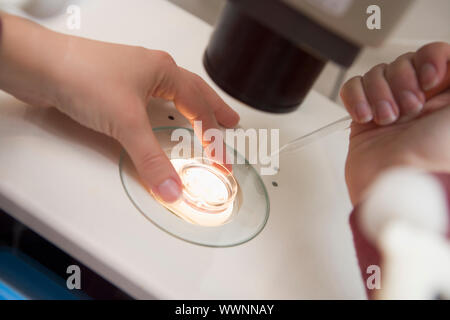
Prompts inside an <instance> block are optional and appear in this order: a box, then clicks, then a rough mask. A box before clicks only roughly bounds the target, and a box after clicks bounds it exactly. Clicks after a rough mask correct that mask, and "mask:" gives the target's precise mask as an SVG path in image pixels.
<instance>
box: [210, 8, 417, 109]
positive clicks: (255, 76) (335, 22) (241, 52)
mask: <svg viewBox="0 0 450 320" xmlns="http://www.w3.org/2000/svg"><path fill="white" fill-rule="evenodd" d="M413 1H414V0H396V1H389V0H378V1H373V0H228V1H227V4H226V6H225V8H224V10H223V13H222V16H221V18H220V20H219V22H218V24H217V26H216V28H215V31H214V33H213V35H212V37H211V39H210V42H209V45H208V47H207V49H206V52H205V54H204V57H203V63H204V66H205V68H206V71H207V72H208V74H209V76H210V77H211V78H212V79H213V81H214V82H216V83H217V84H218V85H219V86H220V87H221V88H222V89H223V90H224V91H226V92H227V93H228V94H230V95H231V96H233V97H234V98H236V99H238V100H240V101H241V102H243V103H245V104H247V105H249V106H251V107H253V108H256V109H259V110H262V111H267V112H271V113H287V112H292V111H294V110H296V109H297V108H298V107H299V105H300V104H301V102H302V101H303V99H304V98H305V96H306V95H307V94H308V92H309V90H310V89H311V87H312V86H313V84H314V82H315V80H316V79H317V78H318V76H319V75H320V73H321V72H322V70H323V68H324V66H325V65H326V63H327V62H328V61H333V62H334V63H336V64H337V65H339V66H341V67H343V68H348V67H350V66H351V64H352V63H353V61H354V60H355V58H356V57H357V55H358V53H359V52H360V50H361V49H362V48H363V47H365V46H380V45H381V44H382V43H383V41H384V40H385V39H386V38H387V37H388V35H389V34H390V33H391V32H392V31H393V29H394V27H395V26H396V25H397V23H398V22H399V21H400V20H401V18H402V16H403V15H404V13H405V12H406V10H407V9H408V7H409V6H410V5H411V4H412V3H413ZM374 4H375V5H374ZM373 19H375V20H378V21H376V22H377V23H378V25H376V23H375V24H373V21H371V20H373Z"/></svg>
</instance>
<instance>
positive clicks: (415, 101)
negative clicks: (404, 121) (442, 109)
mask: <svg viewBox="0 0 450 320" xmlns="http://www.w3.org/2000/svg"><path fill="white" fill-rule="evenodd" d="M400 99H401V100H400V103H401V105H402V108H403V110H402V111H404V112H405V114H406V115H415V114H419V113H420V111H422V109H423V103H422V102H420V100H419V98H418V97H417V96H416V95H415V94H414V93H412V92H411V91H403V92H402V93H401V98H400Z"/></svg>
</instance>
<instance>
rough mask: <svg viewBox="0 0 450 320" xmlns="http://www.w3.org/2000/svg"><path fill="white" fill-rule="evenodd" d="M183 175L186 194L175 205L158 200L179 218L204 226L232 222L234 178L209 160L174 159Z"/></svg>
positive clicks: (179, 172) (235, 186)
mask: <svg viewBox="0 0 450 320" xmlns="http://www.w3.org/2000/svg"><path fill="white" fill-rule="evenodd" d="M171 162H172V165H173V166H174V167H175V170H176V171H177V172H178V174H179V175H180V178H181V181H182V183H183V194H182V196H181V198H180V199H179V200H178V201H176V202H174V203H166V202H164V201H162V200H161V199H158V201H159V202H161V203H162V204H163V205H164V206H165V207H166V208H167V209H169V210H170V211H172V212H173V213H174V214H176V215H177V216H179V217H181V218H183V219H185V220H186V221H189V222H191V223H194V224H198V225H202V226H219V225H222V224H224V223H226V222H227V221H229V219H230V217H231V215H232V213H233V207H234V200H235V197H236V194H237V183H236V180H235V179H234V177H233V175H232V174H231V173H230V172H229V171H228V170H227V169H226V168H225V167H223V166H222V165H220V164H218V163H216V162H213V161H212V160H209V159H204V158H197V159H172V160H171Z"/></svg>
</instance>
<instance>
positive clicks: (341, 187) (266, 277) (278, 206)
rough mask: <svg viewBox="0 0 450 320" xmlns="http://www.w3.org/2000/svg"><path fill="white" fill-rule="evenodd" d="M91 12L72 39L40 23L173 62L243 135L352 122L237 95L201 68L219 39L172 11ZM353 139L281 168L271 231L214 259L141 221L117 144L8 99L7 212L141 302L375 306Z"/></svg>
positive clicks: (1, 148)
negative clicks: (360, 256)
mask: <svg viewBox="0 0 450 320" xmlns="http://www.w3.org/2000/svg"><path fill="white" fill-rule="evenodd" d="M81 9H82V12H81V14H82V16H81V17H82V20H81V21H82V24H81V30H77V31H69V30H68V29H66V18H67V16H66V15H60V16H58V17H55V18H53V19H52V20H47V21H40V23H42V24H44V25H46V26H48V27H50V28H52V29H55V30H58V31H61V32H66V33H73V34H77V35H80V36H86V37H90V38H94V39H99V40H103V41H111V42H119V43H126V44H133V45H141V46H145V47H148V48H154V49H160V50H166V51H168V52H169V53H170V54H172V56H173V57H174V58H175V60H176V61H177V63H178V64H179V65H181V66H183V67H185V68H187V69H190V70H191V71H194V72H196V73H198V74H200V75H201V76H203V77H204V78H205V79H206V80H207V81H208V82H209V83H210V84H211V85H213V87H214V88H216V89H217V90H218V92H219V93H220V94H221V95H222V97H224V99H225V100H226V101H227V102H228V103H229V104H230V105H231V106H232V107H233V108H235V109H236V110H237V111H238V112H239V113H240V114H241V119H242V120H241V125H242V127H244V128H279V129H280V140H281V141H280V142H281V144H283V143H285V142H287V141H289V140H291V139H293V138H295V137H298V136H300V135H302V134H304V133H307V132H309V131H310V130H312V129H316V128H318V127H319V126H321V125H324V124H327V123H328V122H331V121H333V120H336V119H337V118H339V117H341V116H343V115H344V111H343V110H342V109H341V108H340V107H338V106H337V105H335V104H334V103H332V102H331V101H329V100H328V99H326V98H325V97H322V96H320V95H319V94H317V93H316V92H311V93H310V94H309V95H308V97H307V99H306V100H305V102H304V103H303V105H302V106H301V108H300V109H298V111H296V112H294V113H292V114H287V115H271V114H267V113H262V112H258V111H256V110H253V109H251V108H249V107H247V106H245V105H243V104H241V103H239V102H238V101H236V100H234V99H233V98H231V97H229V96H227V95H226V94H225V93H224V92H223V91H221V90H220V89H218V88H217V86H215V85H214V84H213V83H212V81H211V80H210V79H209V78H208V76H207V74H206V72H205V71H204V69H203V66H202V55H203V52H204V49H205V47H206V45H207V42H208V39H209V36H210V34H211V32H212V28H211V27H210V26H209V25H207V24H206V23H204V22H202V21H201V20H199V19H197V18H196V17H194V16H192V15H190V14H189V13H187V12H185V11H183V10H182V9H180V8H178V7H176V6H174V5H173V4H171V3H169V2H167V1H165V0H133V1H127V2H126V4H125V1H120V0H96V1H84V2H81ZM49 49H50V48H49ZM55 63H57V62H55ZM92 67H93V68H95V66H92ZM99 88H100V87H99ZM99 90H100V89H99ZM151 108H161V110H160V112H159V113H156V112H152V113H151V117H152V123H153V125H154V126H157V125H174V124H182V123H183V122H182V119H181V117H180V116H179V115H178V114H177V113H176V111H174V110H173V107H172V106H170V105H169V106H168V104H167V103H160V102H155V105H153V106H151ZM169 113H170V114H171V115H174V116H175V120H169V119H168V118H167V116H168V114H169ZM347 140H348V133H346V132H340V133H336V134H333V135H331V136H329V137H327V138H325V139H323V140H322V141H320V142H318V143H315V144H312V145H310V146H307V147H306V148H304V149H303V150H302V151H301V152H298V153H297V154H295V155H291V156H287V157H286V158H284V159H283V158H282V159H281V163H280V172H279V173H278V174H277V175H275V176H264V177H263V180H264V183H265V185H266V188H267V190H268V192H269V196H270V206H271V212H270V217H269V221H268V223H267V225H266V227H265V229H264V230H263V231H262V232H261V233H260V234H259V235H258V236H257V237H256V238H255V239H253V240H251V241H250V242H247V243H245V244H242V245H239V246H236V247H230V248H208V247H202V246H198V245H193V244H190V243H187V242H184V241H182V240H179V239H176V238H174V237H172V236H171V235H169V234H167V233H165V232H163V231H161V230H160V229H159V228H157V227H156V226H155V225H153V224H152V223H151V222H150V221H149V220H147V219H146V218H145V217H144V216H143V215H142V214H141V213H140V212H139V211H137V209H136V208H135V207H134V206H133V204H132V203H131V201H130V200H129V199H128V198H127V196H126V194H125V192H124V189H123V187H122V184H121V181H120V177H119V169H118V162H119V155H120V146H119V145H118V143H116V142H115V141H113V140H112V139H110V138H107V137H105V136H102V135H100V134H97V133H95V132H93V131H91V130H88V129H85V128H83V127H82V126H80V125H78V124H76V123H75V122H73V121H71V120H70V119H69V118H67V117H65V116H64V115H62V114H60V113H58V112H57V111H55V110H44V109H38V108H34V107H30V106H27V105H25V104H23V103H21V102H19V101H17V100H16V99H14V98H13V97H11V96H9V95H7V94H5V93H0V207H1V208H3V209H4V210H6V211H7V212H8V213H9V214H11V215H12V216H14V217H15V218H16V219H18V220H19V221H21V222H22V223H24V224H26V225H27V226H29V227H30V228H32V229H33V230H35V231H36V232H38V233H39V234H41V235H42V236H43V237H45V238H46V239H48V240H49V241H51V242H52V243H54V244H56V245H57V246H58V247H60V248H61V249H63V250H65V251H66V252H68V253H69V254H70V255H72V256H74V257H75V258H77V259H79V260H80V261H81V262H83V263H84V264H86V265H87V266H88V267H90V268H92V269H93V270H94V271H96V272H98V273H99V274H101V275H102V276H103V277H105V278H106V279H108V280H109V281H111V282H112V283H114V284H115V285H117V286H118V287H120V288H121V289H123V290H124V291H126V292H127V293H129V294H130V295H132V296H133V297H136V298H174V299H303V298H306V299H314V298H325V299H335V298H342V299H348V298H364V290H363V286H362V283H361V280H360V275H359V270H358V267H357V261H356V257H355V254H354V249H353V244H352V238H351V232H350V229H349V225H348V215H349V213H350V211H351V204H350V202H349V200H348V196H347V191H346V187H345V182H344V162H345V156H346V152H347V148H348V141H347ZM272 181H276V182H277V183H278V187H274V186H273V185H272Z"/></svg>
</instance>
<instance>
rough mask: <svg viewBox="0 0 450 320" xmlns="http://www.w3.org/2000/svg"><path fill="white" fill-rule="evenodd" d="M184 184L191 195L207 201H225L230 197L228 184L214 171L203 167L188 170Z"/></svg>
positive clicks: (184, 177)
mask: <svg viewBox="0 0 450 320" xmlns="http://www.w3.org/2000/svg"><path fill="white" fill-rule="evenodd" d="M182 179H183V184H184V186H185V188H186V189H187V191H188V192H189V193H190V195H191V196H193V197H194V198H196V199H198V200H199V201H205V202H207V203H217V204H220V203H224V202H226V201H227V200H228V199H229V196H230V195H229V192H228V189H227V187H226V185H225V184H224V183H223V181H222V180H221V179H220V178H219V176H218V175H217V174H214V172H213V171H211V170H207V169H205V168H202V167H199V168H198V167H194V168H190V169H188V170H186V171H185V172H184V174H183V176H182Z"/></svg>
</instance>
